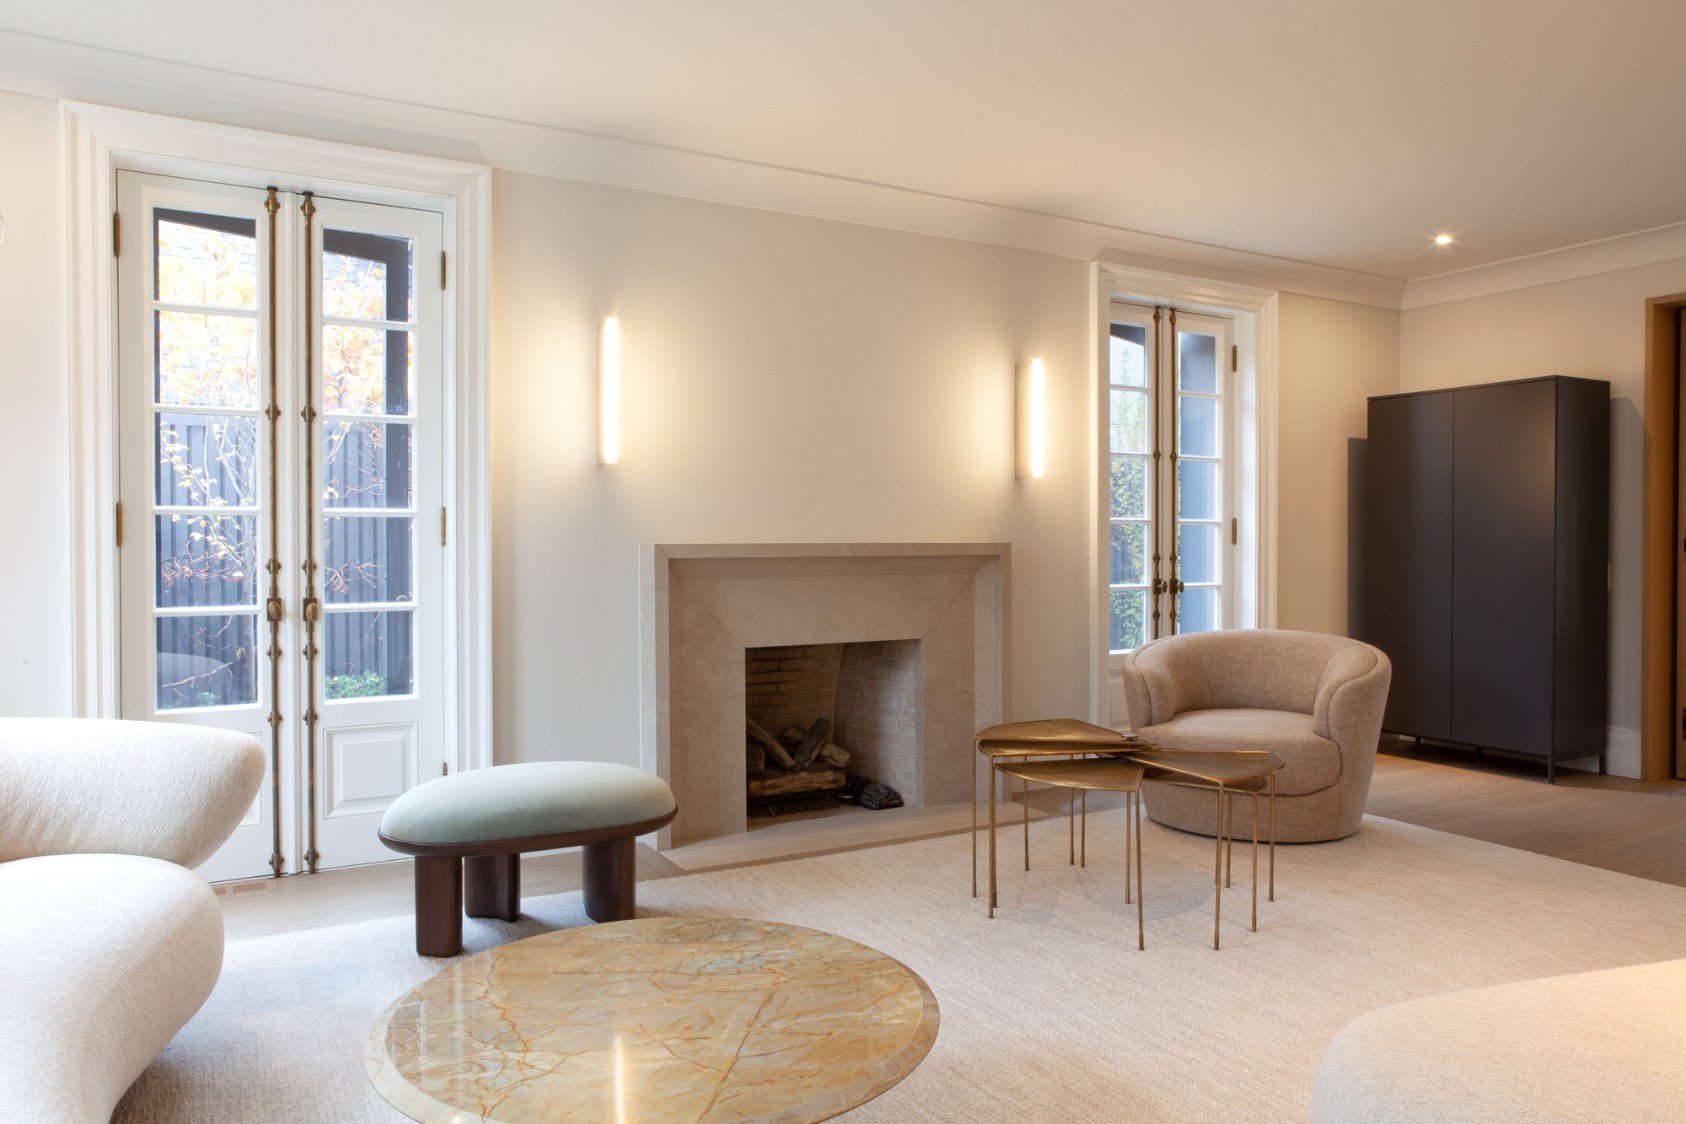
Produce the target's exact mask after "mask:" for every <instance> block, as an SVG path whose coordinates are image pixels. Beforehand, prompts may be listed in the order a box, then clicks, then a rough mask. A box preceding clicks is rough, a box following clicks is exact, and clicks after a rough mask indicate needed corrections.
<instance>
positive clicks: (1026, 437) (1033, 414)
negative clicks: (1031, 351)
mask: <svg viewBox="0 0 1686 1124" xmlns="http://www.w3.org/2000/svg"><path fill="white" fill-rule="evenodd" d="M1016 373H1017V377H1018V425H1017V431H1018V432H1017V436H1018V442H1017V443H1018V468H1017V476H1018V478H1019V479H1020V480H1023V479H1025V478H1026V477H1029V478H1030V479H1032V480H1040V479H1042V474H1043V473H1044V472H1046V471H1047V470H1048V376H1047V373H1046V372H1045V371H1044V370H1043V367H1042V360H1040V359H1032V360H1031V361H1030V362H1029V363H1020V364H1019V365H1018V368H1017V372H1016Z"/></svg>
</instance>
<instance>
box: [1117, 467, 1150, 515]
mask: <svg viewBox="0 0 1686 1124" xmlns="http://www.w3.org/2000/svg"><path fill="white" fill-rule="evenodd" d="M1147 476H1148V472H1147V458H1146V457H1123V456H1115V457H1113V458H1112V517H1113V518H1114V519H1145V518H1147V514H1148V505H1147V499H1148V497H1147Z"/></svg>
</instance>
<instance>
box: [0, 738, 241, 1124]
mask: <svg viewBox="0 0 1686 1124" xmlns="http://www.w3.org/2000/svg"><path fill="white" fill-rule="evenodd" d="M263 775H264V761H263V751H262V749H261V747H260V746H259V745H258V742H257V741H256V739H254V738H251V737H248V736H246V735H244V734H235V733H230V732H228V731H224V730H210V729H205V728H202V727H194V726H183V725H176V724H165V723H150V722H105V721H93V720H76V719H24V718H4V719H0V1008H3V1009H4V1010H5V1012H6V1015H7V1020H6V1021H7V1026H8V1029H9V1030H10V1031H11V1033H10V1034H9V1035H8V1041H7V1044H6V1048H5V1049H4V1050H0V1113H3V1114H4V1117H5V1118H6V1119H8V1120H29V1121H32V1122H50V1124H61V1122H64V1124H71V1122H74V1124H82V1122H89V1124H92V1122H96V1121H101V1122H103V1121H108V1120H110V1119H111V1114H112V1110H113V1109H115V1108H116V1106H117V1102H118V1101H119V1100H120V1099H121V1098H122V1096H123V1093H124V1091H125V1090H127V1089H128V1087H129V1085H130V1084H131V1083H133V1081H134V1080H135V1078H136V1077H138V1076H139V1075H140V1073H141V1071H142V1070H143V1069H145V1068H146V1066H147V1064H148V1063H149V1062H151V1061H152V1059H153V1057H154V1056H156V1055H157V1053H158V1052H159V1051H160V1050H162V1049H163V1048H164V1046H165V1045H166V1044H168V1043H169V1041H170V1039H171V1038H173V1037H174V1036H175V1033H176V1031H178V1030H180V1029H181V1028H182V1026H183V1025H185V1024H186V1022H187V1020H188V1019H190V1018H192V1017H193V1014H194V1012H196V1011H198V1010H199V1007H200V1005H201V1004H203V1003H204V1002H205V1000H206V998H207V997H209V995H210V994H211V989H212V987H214V986H215V984H216V982H217V976H218V975H219V974H220V973H221V971H222V949H223V931H222V912H221V910H220V909H219V908H218V906H217V902H216V899H215V897H214V896H213V894H212V893H211V888H210V886H208V885H207V884H206V883H205V881H204V880H203V879H201V878H200V877H199V876H198V875H196V874H194V873H193V872H192V871H191V870H189V869H188V868H189V867H192V866H195V865H197V864H199V863H201V862H204V861H205V859H207V858H209V857H210V855H211V853H212V852H213V851H215V850H216V849H217V847H219V846H220V845H221V844H222V842H223V841H224V840H225V839H227V838H228V836H229V834H230V833H231V832H232V831H233V830H234V827H235V825H236V824H238V823H239V822H240V819H241V817H242V816H244V815H245V814H246V812H247V811H248V810H249V809H250V808H251V806H252V800H253V798H254V797H255V796H256V795H257V791H258V786H259V784H260V783H261V782H262V780H263Z"/></svg>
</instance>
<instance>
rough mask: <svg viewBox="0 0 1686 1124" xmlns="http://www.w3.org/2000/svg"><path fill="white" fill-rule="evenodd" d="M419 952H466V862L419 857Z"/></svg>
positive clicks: (439, 857)
mask: <svg viewBox="0 0 1686 1124" xmlns="http://www.w3.org/2000/svg"><path fill="white" fill-rule="evenodd" d="M416 951H417V952H418V953H420V954H421V955H422V956H455V955H456V954H457V953H459V952H461V951H462V860H461V859H460V858H458V857H457V856H455V855H447V856H441V855H417V856H416Z"/></svg>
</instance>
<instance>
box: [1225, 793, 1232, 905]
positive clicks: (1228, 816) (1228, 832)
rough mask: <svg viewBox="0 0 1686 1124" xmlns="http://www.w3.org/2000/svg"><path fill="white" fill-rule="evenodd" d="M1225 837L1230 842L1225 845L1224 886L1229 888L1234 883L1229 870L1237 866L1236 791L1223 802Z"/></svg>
mask: <svg viewBox="0 0 1686 1124" xmlns="http://www.w3.org/2000/svg"><path fill="white" fill-rule="evenodd" d="M1223 817H1224V823H1223V829H1224V838H1225V839H1227V840H1228V841H1229V842H1228V843H1227V844H1226V845H1225V847H1224V888H1225V889H1228V888H1229V887H1230V886H1231V885H1233V883H1231V882H1230V880H1229V872H1230V869H1231V868H1232V867H1234V866H1235V793H1233V792H1232V793H1230V794H1229V796H1228V797H1227V798H1226V799H1225V800H1224V802H1223Z"/></svg>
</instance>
